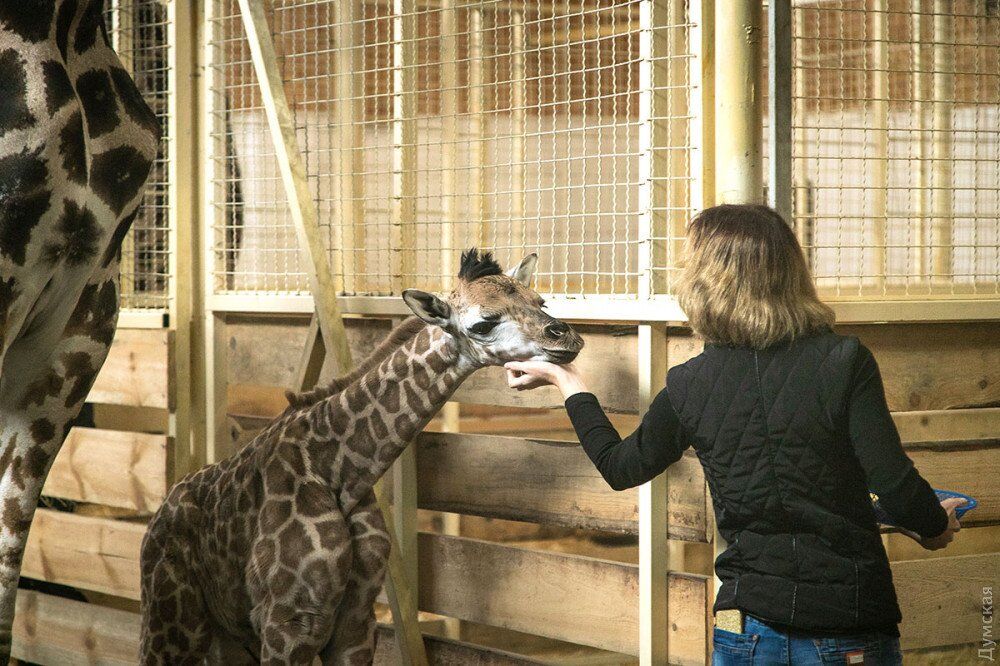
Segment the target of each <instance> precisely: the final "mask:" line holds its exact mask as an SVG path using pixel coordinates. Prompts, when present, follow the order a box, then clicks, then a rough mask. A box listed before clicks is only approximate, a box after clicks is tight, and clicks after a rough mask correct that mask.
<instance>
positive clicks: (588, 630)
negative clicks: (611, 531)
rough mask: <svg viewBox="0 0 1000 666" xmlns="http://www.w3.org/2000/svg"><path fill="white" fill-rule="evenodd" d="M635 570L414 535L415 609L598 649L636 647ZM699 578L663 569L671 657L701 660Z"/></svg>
mask: <svg viewBox="0 0 1000 666" xmlns="http://www.w3.org/2000/svg"><path fill="white" fill-rule="evenodd" d="M638 594H639V568H638V567H637V566H635V565H629V564H621V563H617V562H609V561H607V560H598V559H593V558H589V557H580V556H574V555H562V554H559V553H552V552H541V551H533V550H526V549H523V548H516V547H512V546H506V545H501V544H496V543H489V542H486V541H478V540H475V539H466V538H463V537H452V536H444V535H437V534H421V535H420V603H421V610H426V611H429V612H432V613H438V614H440V615H447V616H449V617H457V618H460V619H464V620H470V621H472V622H479V623H482V624H488V625H491V626H496V627H503V628H506V629H513V630H515V631H524V632H527V633H531V634H537V635H542V636H546V637H549V638H555V639H558V640H564V641H569V642H573V643H579V644H581V645H590V646H593V647H599V648H602V649H606V650H613V651H616V652H624V653H627V654H633V655H634V654H638V652H639V606H638V604H637V603H636V602H637V600H638ZM706 594H707V579H706V578H705V577H704V576H694V575H686V574H671V576H670V579H669V603H670V608H671V609H672V611H671V622H670V624H669V626H665V627H663V630H664V631H667V632H669V646H670V662H671V663H681V664H684V663H692V664H693V663H699V664H700V663H703V661H704V657H705V650H706V637H707V614H706V612H705V604H706Z"/></svg>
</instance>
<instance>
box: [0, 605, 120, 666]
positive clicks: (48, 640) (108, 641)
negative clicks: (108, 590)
mask: <svg viewBox="0 0 1000 666" xmlns="http://www.w3.org/2000/svg"><path fill="white" fill-rule="evenodd" d="M12 652H13V656H14V657H15V658H16V659H19V660H21V661H25V662H31V663H38V664H59V665H60V666H78V665H79V666H83V665H95V664H101V665H106V666H125V665H131V664H136V663H138V655H139V616H138V615H137V614H136V613H130V612H128V611H123V610H117V609H114V608H106V607H104V606H98V605H96V604H88V603H84V602H80V601H73V600H70V599H63V598H61V597H54V596H51V595H47V594H42V593H41V592H32V591H28V590H18V592H17V611H16V615H15V616H14V645H13V651H12Z"/></svg>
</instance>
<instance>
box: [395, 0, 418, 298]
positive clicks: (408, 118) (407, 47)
mask: <svg viewBox="0 0 1000 666" xmlns="http://www.w3.org/2000/svg"><path fill="white" fill-rule="evenodd" d="M392 7H393V15H392V213H391V222H390V226H391V233H390V239H389V252H390V254H391V261H390V289H391V291H392V293H394V294H399V293H401V292H402V291H403V288H404V287H405V286H406V285H405V284H404V278H405V277H408V276H410V275H413V268H414V256H413V248H414V247H416V228H415V226H414V225H415V224H416V218H417V199H416V196H417V180H416V177H417V176H416V151H417V146H416V141H417V133H416V127H415V124H416V117H417V97H416V92H415V88H416V84H415V81H416V67H417V59H416V43H415V40H416V37H417V26H416V22H417V17H416V11H417V6H416V0H393V3H392Z"/></svg>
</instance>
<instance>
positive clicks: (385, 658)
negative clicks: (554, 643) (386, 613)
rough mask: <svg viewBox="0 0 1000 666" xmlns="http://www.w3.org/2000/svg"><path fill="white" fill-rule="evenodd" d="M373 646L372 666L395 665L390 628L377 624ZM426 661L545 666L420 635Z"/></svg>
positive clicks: (458, 665)
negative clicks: (381, 665)
mask: <svg viewBox="0 0 1000 666" xmlns="http://www.w3.org/2000/svg"><path fill="white" fill-rule="evenodd" d="M377 636H378V638H377V641H376V644H375V663H376V664H395V663H397V661H398V659H399V656H398V653H397V652H396V645H395V640H396V637H395V632H393V630H392V628H391V627H388V626H385V625H379V627H378V630H377ZM424 645H425V646H426V647H427V658H428V660H429V661H430V663H432V664H434V666H469V665H470V664H475V665H476V666H536V665H537V666H540V665H542V664H548V663H550V662H547V661H539V660H537V659H532V658H530V657H526V656H524V655H519V654H514V653H512V652H506V651H504V650H497V649H494V648H488V647H483V646H481V645H472V644H470V643H465V642H462V641H456V640H451V639H448V638H441V637H439V636H428V635H426V634H425V635H424Z"/></svg>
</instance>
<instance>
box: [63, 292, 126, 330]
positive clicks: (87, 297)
mask: <svg viewBox="0 0 1000 666" xmlns="http://www.w3.org/2000/svg"><path fill="white" fill-rule="evenodd" d="M117 314H118V288H117V286H116V285H115V283H114V282H113V281H111V280H108V281H107V282H105V283H103V284H88V285H87V286H86V287H84V289H83V292H82V293H81V294H80V300H79V301H77V304H76V307H75V308H74V309H73V313H72V314H71V315H70V317H69V321H67V322H66V329H65V332H64V335H65V336H71V335H85V336H87V337H89V338H90V339H91V340H93V341H94V342H98V343H100V344H103V345H111V341H112V340H113V339H114V337H115V322H116V318H117Z"/></svg>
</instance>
